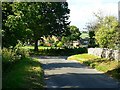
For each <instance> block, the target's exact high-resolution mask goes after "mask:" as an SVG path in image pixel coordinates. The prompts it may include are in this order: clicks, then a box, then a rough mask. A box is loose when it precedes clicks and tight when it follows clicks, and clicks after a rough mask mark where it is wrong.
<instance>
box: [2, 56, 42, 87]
mask: <svg viewBox="0 0 120 90" xmlns="http://www.w3.org/2000/svg"><path fill="white" fill-rule="evenodd" d="M2 84H3V85H2V88H3V89H7V88H12V89H14V88H28V89H32V88H43V85H44V82H43V70H42V67H41V64H40V62H39V60H37V59H32V58H22V59H21V60H20V61H19V62H18V63H16V64H14V65H12V66H11V68H8V70H7V72H5V71H4V72H3V78H2Z"/></svg>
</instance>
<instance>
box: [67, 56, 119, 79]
mask: <svg viewBox="0 0 120 90" xmlns="http://www.w3.org/2000/svg"><path fill="white" fill-rule="evenodd" d="M68 60H77V61H79V62H80V63H82V64H85V65H88V66H90V67H92V68H95V69H97V70H99V71H102V72H104V73H105V74H107V75H109V76H112V77H113V78H116V79H118V80H120V62H117V61H115V60H108V59H105V58H100V57H97V56H94V55H90V54H77V55H73V56H70V57H68Z"/></svg>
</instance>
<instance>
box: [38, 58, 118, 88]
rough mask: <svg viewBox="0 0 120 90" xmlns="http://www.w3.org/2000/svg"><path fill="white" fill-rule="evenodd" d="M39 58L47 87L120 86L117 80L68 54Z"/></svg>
mask: <svg viewBox="0 0 120 90" xmlns="http://www.w3.org/2000/svg"><path fill="white" fill-rule="evenodd" d="M37 58H40V62H41V63H42V66H43V69H44V80H45V83H46V86H45V88H118V82H117V81H116V80H114V79H112V78H111V77H109V76H107V75H105V74H103V73H102V72H98V71H97V70H95V69H92V68H90V67H88V66H85V65H83V64H80V63H78V62H77V61H75V60H73V61H71V60H66V58H67V57H66V56H63V57H62V56H60V57H53V56H52V57H50V56H40V57H37ZM114 90H115V89H114Z"/></svg>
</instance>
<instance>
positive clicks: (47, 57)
mask: <svg viewBox="0 0 120 90" xmlns="http://www.w3.org/2000/svg"><path fill="white" fill-rule="evenodd" d="M32 57H35V58H39V59H65V60H67V58H68V57H69V56H32Z"/></svg>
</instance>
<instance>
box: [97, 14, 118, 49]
mask: <svg viewBox="0 0 120 90" xmlns="http://www.w3.org/2000/svg"><path fill="white" fill-rule="evenodd" d="M117 26H118V21H117V19H116V18H115V17H113V16H106V17H105V18H103V19H102V23H100V27H99V28H98V30H97V32H96V34H95V39H96V40H97V43H98V44H99V45H100V47H102V48H113V49H114V48H115V47H116V43H115V42H116V35H117V33H118V32H117V30H116V27H117ZM117 38H118V37H117Z"/></svg>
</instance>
